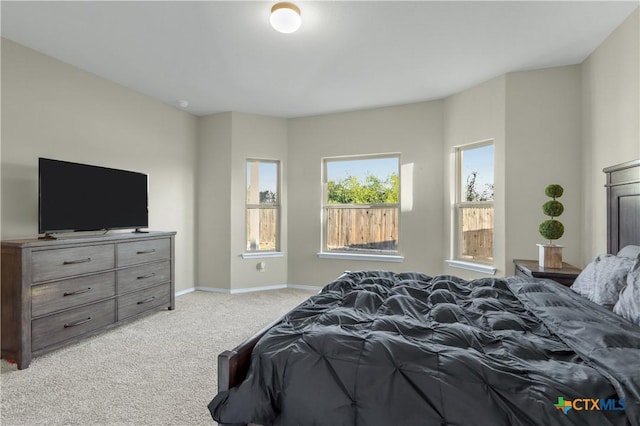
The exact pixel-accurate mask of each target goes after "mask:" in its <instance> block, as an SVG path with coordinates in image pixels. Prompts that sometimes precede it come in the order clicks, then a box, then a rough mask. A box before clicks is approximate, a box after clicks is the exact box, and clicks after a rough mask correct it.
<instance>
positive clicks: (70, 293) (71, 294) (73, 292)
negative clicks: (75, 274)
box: [62, 287, 91, 296]
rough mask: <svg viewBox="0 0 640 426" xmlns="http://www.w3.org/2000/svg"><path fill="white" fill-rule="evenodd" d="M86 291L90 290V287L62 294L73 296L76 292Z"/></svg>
mask: <svg viewBox="0 0 640 426" xmlns="http://www.w3.org/2000/svg"><path fill="white" fill-rule="evenodd" d="M88 291H91V287H88V288H85V289H84V290H78V291H70V292H69V293H63V294H62V295H63V296H75V295H76V294H82V293H86V292H88Z"/></svg>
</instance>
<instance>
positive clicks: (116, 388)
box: [0, 289, 312, 426]
mask: <svg viewBox="0 0 640 426" xmlns="http://www.w3.org/2000/svg"><path fill="white" fill-rule="evenodd" d="M311 294H312V293H311V292H309V291H304V290H293V289H287V290H274V291H264V292H257V293H248V294H238V295H223V294H217V293H205V292H195V293H189V294H186V295H184V296H180V297H178V298H177V299H176V310H175V311H162V312H158V313H155V314H152V315H150V316H147V317H144V318H142V319H140V320H138V321H135V322H133V323H130V324H127V325H125V326H122V327H119V328H116V329H113V330H110V331H107V332H105V333H102V334H99V335H97V336H94V337H91V338H89V339H86V340H84V341H82V342H79V343H76V344H73V345H71V346H67V347H65V348H62V349H60V350H57V351H54V352H51V353H48V354H46V355H43V356H40V357H37V358H34V360H33V362H32V363H31V366H30V367H29V368H28V369H25V370H21V371H18V370H17V368H16V366H15V365H11V364H9V363H7V362H6V361H5V360H2V374H1V375H0V386H1V387H0V391H1V396H2V404H1V406H0V412H1V417H0V421H1V423H2V425H4V426H13V425H185V426H187V425H214V424H215V422H214V421H213V420H212V419H211V416H210V415H209V412H208V410H207V404H208V403H209V401H210V400H211V399H212V398H213V397H214V396H215V394H216V380H217V371H216V370H217V368H216V367H217V365H216V362H217V355H218V354H219V353H220V352H222V351H223V350H225V349H231V348H233V347H234V346H236V345H237V344H239V343H241V342H242V341H243V340H245V339H246V338H248V337H250V336H251V335H253V334H254V333H255V332H257V331H258V330H260V329H261V328H262V327H264V326H265V325H267V324H268V323H270V322H271V321H273V320H274V319H276V318H277V317H279V316H280V315H282V314H283V313H285V312H287V311H288V310H289V309H291V308H293V307H294V306H296V305H298V304H299V303H300V302H302V301H303V300H304V299H306V298H307V297H309V296H310V295H311Z"/></svg>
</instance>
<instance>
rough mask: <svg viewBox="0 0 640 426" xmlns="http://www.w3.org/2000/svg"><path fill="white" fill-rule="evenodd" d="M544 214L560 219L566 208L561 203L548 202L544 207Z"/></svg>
mask: <svg viewBox="0 0 640 426" xmlns="http://www.w3.org/2000/svg"><path fill="white" fill-rule="evenodd" d="M542 212H543V213H544V214H546V215H547V216H551V217H558V216H560V215H561V214H562V212H564V206H563V205H562V203H561V202H560V201H556V200H551V201H547V202H546V203H544V204H543V205H542Z"/></svg>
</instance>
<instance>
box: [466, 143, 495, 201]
mask: <svg viewBox="0 0 640 426" xmlns="http://www.w3.org/2000/svg"><path fill="white" fill-rule="evenodd" d="M462 163H463V164H462V177H463V181H462V182H461V183H462V187H463V189H464V185H465V184H466V183H467V177H468V176H470V175H471V172H478V175H477V177H476V189H477V190H478V192H482V191H483V190H484V189H485V185H486V184H490V183H493V180H494V179H493V144H492V145H486V146H483V147H480V148H474V149H466V150H464V154H463V161H462Z"/></svg>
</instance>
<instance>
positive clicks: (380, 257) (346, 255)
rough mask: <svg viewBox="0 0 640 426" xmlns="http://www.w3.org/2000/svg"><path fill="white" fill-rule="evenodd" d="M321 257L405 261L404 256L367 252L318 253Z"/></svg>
mask: <svg viewBox="0 0 640 426" xmlns="http://www.w3.org/2000/svg"><path fill="white" fill-rule="evenodd" d="M318 257H319V258H320V259H342V260H365V261H371V262H398V263H399V262H404V256H399V255H390V254H367V253H327V252H320V253H318Z"/></svg>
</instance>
